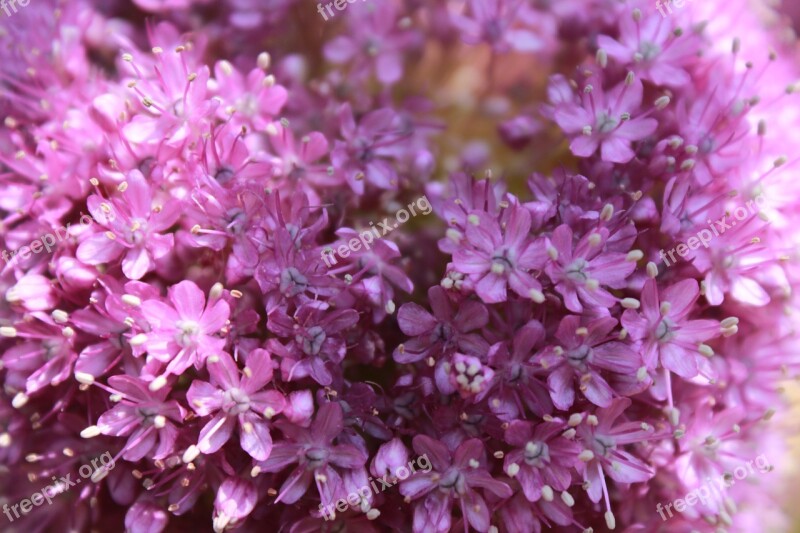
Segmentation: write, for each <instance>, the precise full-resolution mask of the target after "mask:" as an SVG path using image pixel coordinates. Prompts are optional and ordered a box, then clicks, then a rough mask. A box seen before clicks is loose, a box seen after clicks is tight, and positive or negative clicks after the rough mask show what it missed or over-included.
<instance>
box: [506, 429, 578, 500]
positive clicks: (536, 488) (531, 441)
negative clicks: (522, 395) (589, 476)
mask: <svg viewBox="0 0 800 533" xmlns="http://www.w3.org/2000/svg"><path fill="white" fill-rule="evenodd" d="M566 429H567V428H566V425H565V424H564V423H563V422H544V423H541V424H533V423H531V422H526V421H522V420H515V421H514V422H511V424H510V425H509V426H508V429H506V433H505V440H506V442H507V443H509V444H510V445H512V446H514V450H513V451H510V452H508V453H506V455H505V462H504V466H503V468H504V470H505V471H506V473H507V474H508V475H509V476H511V477H513V478H515V479H517V481H519V484H520V485H522V490H523V491H524V492H525V497H526V498H527V499H528V501H531V502H535V501H538V500H539V499H540V498H542V497H543V496H544V499H545V500H549V501H552V499H553V490H557V491H560V492H564V491H566V490H567V489H568V488H569V486H570V485H571V484H572V469H573V468H574V466H575V463H576V461H577V460H578V454H579V453H580V452H581V447H580V445H579V444H578V443H576V442H574V441H571V440H568V439H566V438H564V437H562V436H561V433H563V432H564V430H566ZM561 498H562V499H566V500H567V501H573V502H574V500H572V497H571V496H569V495H567V496H563V495H562V496H561Z"/></svg>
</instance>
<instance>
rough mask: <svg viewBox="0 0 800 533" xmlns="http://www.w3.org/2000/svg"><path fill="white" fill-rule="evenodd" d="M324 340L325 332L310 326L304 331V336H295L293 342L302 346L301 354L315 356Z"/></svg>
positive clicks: (317, 327)
mask: <svg viewBox="0 0 800 533" xmlns="http://www.w3.org/2000/svg"><path fill="white" fill-rule="evenodd" d="M326 338H327V336H326V335H325V330H323V329H322V328H321V327H319V326H312V327H310V328H308V329H307V330H306V332H305V335H297V337H295V340H296V341H297V343H298V344H300V345H302V346H303V352H305V353H306V354H307V355H317V354H319V351H320V350H321V349H322V343H323V342H325V339H326Z"/></svg>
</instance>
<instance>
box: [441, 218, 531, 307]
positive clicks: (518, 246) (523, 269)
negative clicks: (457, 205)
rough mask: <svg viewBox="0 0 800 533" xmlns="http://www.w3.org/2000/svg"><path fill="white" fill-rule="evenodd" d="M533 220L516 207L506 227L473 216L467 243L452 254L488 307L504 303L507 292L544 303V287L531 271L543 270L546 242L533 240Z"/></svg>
mask: <svg viewBox="0 0 800 533" xmlns="http://www.w3.org/2000/svg"><path fill="white" fill-rule="evenodd" d="M530 228H531V216H530V214H529V213H528V211H527V210H526V209H525V208H523V207H519V206H517V205H515V206H513V207H511V208H509V214H508V217H507V219H506V221H505V222H504V225H503V227H501V226H500V222H499V221H498V220H497V219H496V218H494V217H492V216H490V215H489V214H487V213H484V212H473V213H471V214H470V215H469V217H468V219H467V225H466V234H465V237H466V239H465V242H463V243H462V246H461V247H460V248H459V249H458V250H456V251H455V253H454V254H453V263H454V266H455V268H456V269H457V270H458V271H460V272H463V273H464V274H468V275H469V276H470V278H471V279H472V281H473V282H474V283H475V292H476V293H477V294H478V296H480V297H481V299H482V300H483V301H484V302H486V303H497V302H504V301H506V299H507V298H508V296H507V288H508V287H510V288H511V289H512V290H513V291H514V292H516V293H517V294H518V295H520V296H522V297H523V298H530V299H532V300H534V301H537V302H542V301H543V300H544V297H543V295H542V291H541V289H542V285H541V284H540V283H539V282H538V281H537V280H536V279H535V278H534V276H532V275H531V270H534V269H540V268H542V267H543V266H544V262H545V259H546V257H547V255H546V252H545V241H544V240H543V239H538V240H537V241H534V240H533V239H532V238H531V236H530Z"/></svg>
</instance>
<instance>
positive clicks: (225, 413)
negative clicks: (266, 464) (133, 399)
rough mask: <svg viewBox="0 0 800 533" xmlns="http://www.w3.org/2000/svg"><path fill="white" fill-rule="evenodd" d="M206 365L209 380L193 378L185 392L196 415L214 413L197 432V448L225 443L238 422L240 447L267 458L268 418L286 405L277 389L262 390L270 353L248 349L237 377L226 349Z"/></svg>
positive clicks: (207, 451) (208, 450)
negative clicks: (248, 351) (243, 364)
mask: <svg viewBox="0 0 800 533" xmlns="http://www.w3.org/2000/svg"><path fill="white" fill-rule="evenodd" d="M207 366H208V372H209V374H210V375H211V383H208V382H205V381H199V380H195V381H194V382H193V383H192V386H191V387H189V392H187V394H186V399H187V400H188V401H189V405H191V406H192V409H194V411H195V412H196V413H197V414H198V415H200V416H203V417H206V416H211V415H214V417H213V418H212V419H211V420H210V421H209V422H208V423H207V424H206V425H205V426H204V427H203V429H202V430H201V431H200V437H199V440H198V443H197V448H198V449H199V450H200V451H201V452H203V453H205V454H210V453H214V452H216V451H218V450H219V449H220V448H222V446H224V445H225V443H226V442H228V440H229V439H230V437H231V435H232V433H233V429H234V428H235V427H236V426H237V422H238V427H239V441H240V443H241V446H242V449H243V450H244V451H246V452H247V453H249V454H250V456H251V457H253V459H256V460H258V461H264V460H266V458H267V457H269V454H270V451H271V449H272V438H271V437H270V434H269V424H268V422H267V420H269V419H271V418H272V417H273V416H275V415H276V414H278V413H280V412H281V411H283V409H284V407H285V405H286V400H285V399H284V397H283V395H282V394H281V393H279V392H278V391H274V390H263V389H264V387H265V386H266V385H267V384H268V383H269V382H270V381H272V361H271V360H270V356H269V353H268V352H266V351H265V350H253V351H252V352H250V354H249V355H248V357H247V363H246V365H245V367H244V369H243V371H242V372H243V374H244V375H243V376H239V368H238V367H237V366H236V364H235V363H234V362H233V359H232V358H231V356H230V355H229V354H227V353H226V352H222V353H220V354H219V355H214V356H212V357H210V358H209V359H208V360H207ZM265 419H266V420H265Z"/></svg>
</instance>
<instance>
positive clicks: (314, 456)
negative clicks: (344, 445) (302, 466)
mask: <svg viewBox="0 0 800 533" xmlns="http://www.w3.org/2000/svg"><path fill="white" fill-rule="evenodd" d="M306 461H307V462H308V466H309V467H310V468H320V467H322V466H324V465H325V463H326V462H327V461H328V450H325V449H323V448H309V449H308V450H306Z"/></svg>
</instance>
